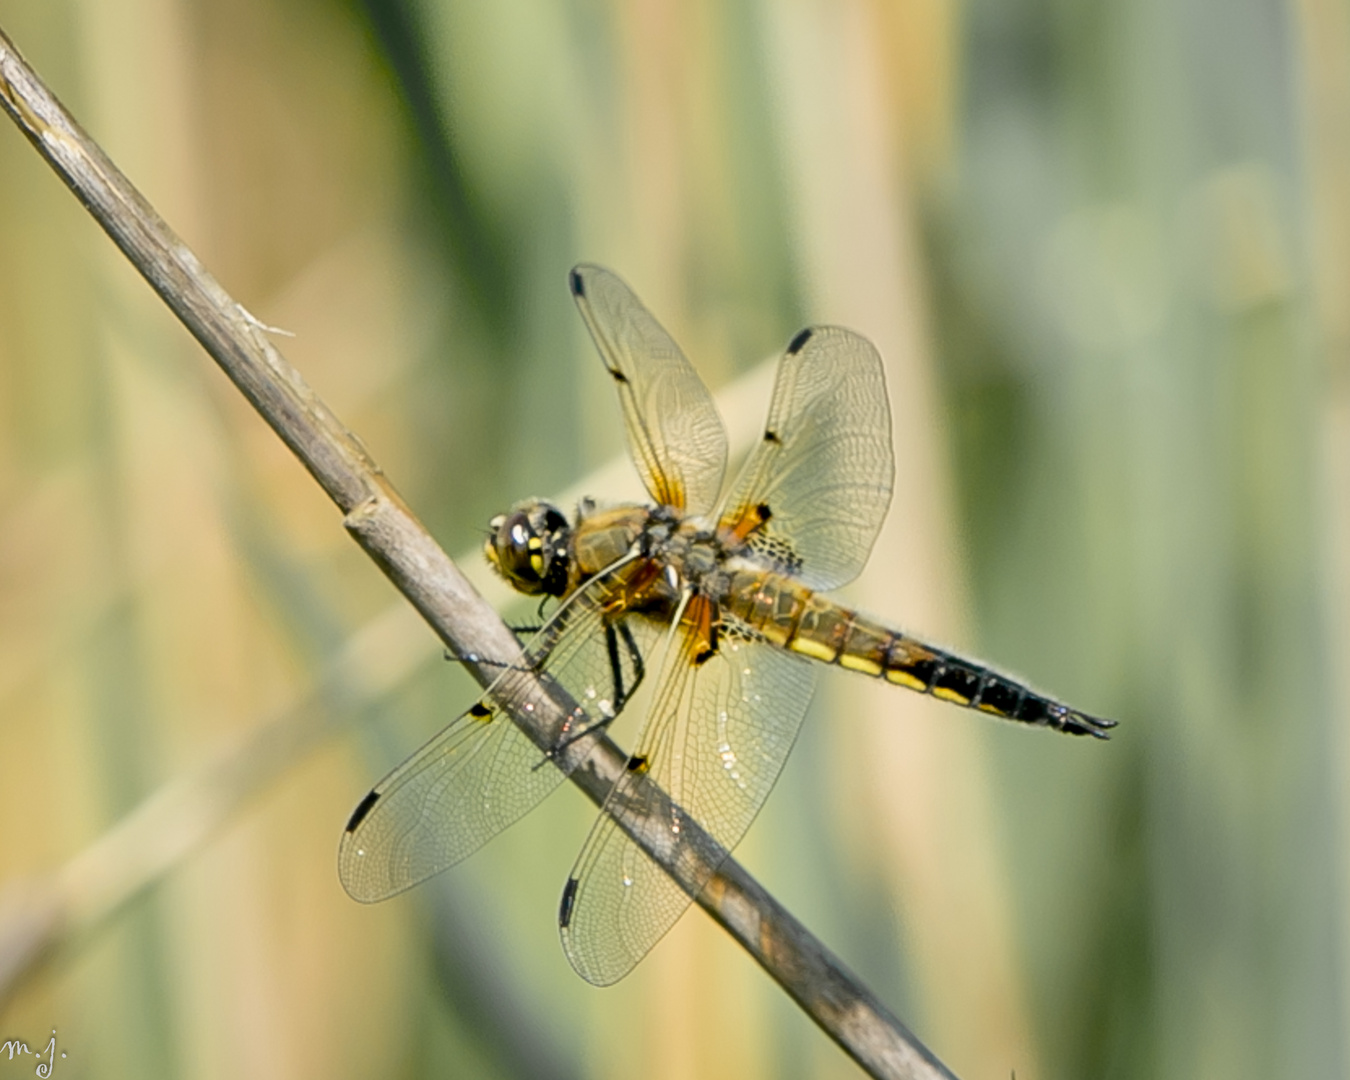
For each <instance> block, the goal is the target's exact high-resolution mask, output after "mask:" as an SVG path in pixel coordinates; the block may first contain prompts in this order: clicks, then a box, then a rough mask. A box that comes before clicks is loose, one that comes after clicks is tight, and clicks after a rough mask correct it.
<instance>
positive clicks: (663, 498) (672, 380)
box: [571, 264, 727, 514]
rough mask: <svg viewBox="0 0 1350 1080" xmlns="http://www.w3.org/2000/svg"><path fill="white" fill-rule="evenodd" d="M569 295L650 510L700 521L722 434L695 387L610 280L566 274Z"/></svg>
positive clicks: (633, 302)
mask: <svg viewBox="0 0 1350 1080" xmlns="http://www.w3.org/2000/svg"><path fill="white" fill-rule="evenodd" d="M571 283H572V295H573V296H574V297H576V301H577V307H578V308H580V309H581V317H582V318H583V319H585V320H586V328H587V329H588V330H590V332H591V337H592V338H594V339H595V345H596V348H598V349H599V350H600V355H601V357H602V358H603V359H604V361H605V366H606V367H607V368H608V369H609V373H610V375H612V376H613V377H614V382H615V385H616V387H617V388H618V391H619V401H620V403H621V404H622V406H623V419H624V424H625V426H626V427H627V429H628V447H629V450H630V451H631V453H632V455H633V462H634V464H636V466H637V470H638V472H639V473H640V474H641V476H642V482H643V484H645V485H646V487H647V491H648V492H649V493H650V494H651V496H652V498H653V499H655V500H656V501H657V502H658V503H660V504H662V505H665V506H674V507H677V508H679V509H684V510H688V511H689V512H690V513H693V514H706V513H708V512H709V511H710V510H711V509H712V507H713V503H714V502H715V501H716V500H717V495H718V492H719V491H720V490H721V487H722V474H723V473H724V472H725V471H726V462H727V435H726V431H725V429H724V428H723V427H722V420H721V418H720V417H719V416H718V415H717V409H716V407H715V406H714V405H713V399H712V395H711V394H710V393H709V392H708V388H707V387H706V386H704V385H703V380H702V379H700V378H699V377H698V373H697V372H696V371H694V369H693V367H691V366H690V364H689V361H688V360H686V359H685V356H684V353H682V352H680V347H679V346H678V345H676V344H675V342H674V341H673V340H672V339H671V337H670V335H669V334H667V333H666V332H665V330H664V329H662V327H661V324H660V323H658V322H657V321H656V319H655V317H654V316H653V315H652V313H651V312H650V311H648V310H647V309H646V308H645V307H644V306H643V305H642V301H641V300H639V299H638V298H637V296H636V295H635V294H634V293H633V291H632V290H631V289H630V288H629V287H628V286H627V285H625V284H624V283H623V281H622V280H620V279H619V278H618V277H617V276H615V275H614V274H612V273H610V271H608V270H606V269H604V268H603V267H600V266H589V265H584V264H583V265H581V266H578V267H576V268H575V269H573V271H572V278H571Z"/></svg>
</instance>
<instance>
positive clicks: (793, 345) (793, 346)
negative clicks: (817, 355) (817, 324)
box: [787, 326, 815, 356]
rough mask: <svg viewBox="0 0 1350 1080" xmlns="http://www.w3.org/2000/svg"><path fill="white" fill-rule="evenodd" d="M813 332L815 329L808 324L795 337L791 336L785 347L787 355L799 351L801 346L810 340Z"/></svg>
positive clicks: (792, 354)
mask: <svg viewBox="0 0 1350 1080" xmlns="http://www.w3.org/2000/svg"><path fill="white" fill-rule="evenodd" d="M814 333H815V331H814V330H812V329H811V327H809V326H808V327H807V328H806V329H805V330H803V331H802V332H801V333H799V334H798V335H797V336H796V337H795V338H793V339H792V340H791V341H790V342H788V347H787V351H788V355H789V356H796V355H797V354H798V353H799V352H801V351H802V346H803V345H805V344H806V343H807V342H808V341H810V340H811V335H812V334H814Z"/></svg>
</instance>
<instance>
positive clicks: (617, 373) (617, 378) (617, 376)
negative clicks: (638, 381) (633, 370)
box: [606, 368, 628, 383]
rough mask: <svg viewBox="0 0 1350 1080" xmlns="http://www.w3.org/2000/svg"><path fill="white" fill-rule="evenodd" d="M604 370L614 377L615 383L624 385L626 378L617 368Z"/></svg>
mask: <svg viewBox="0 0 1350 1080" xmlns="http://www.w3.org/2000/svg"><path fill="white" fill-rule="evenodd" d="M606 370H607V371H608V372H609V373H610V374H611V375H613V376H614V381H615V382H620V383H626V382H627V381H628V376H627V375H625V374H624V373H623V372H622V371H620V370H619V369H618V368H607V369H606Z"/></svg>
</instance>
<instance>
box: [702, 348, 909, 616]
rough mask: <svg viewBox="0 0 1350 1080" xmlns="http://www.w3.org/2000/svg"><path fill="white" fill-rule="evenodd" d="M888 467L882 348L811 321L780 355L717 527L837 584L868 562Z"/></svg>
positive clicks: (792, 569) (807, 578)
mask: <svg viewBox="0 0 1350 1080" xmlns="http://www.w3.org/2000/svg"><path fill="white" fill-rule="evenodd" d="M894 476H895V457H894V451H893V450H892V449H891V411H890V406H889V405H888V404H887V400H886V379H885V375H884V373H883V371H882V366H881V357H880V355H879V354H878V353H877V350H876V349H875V347H873V345H872V343H871V342H870V341H868V340H867V339H866V338H864V337H861V336H860V335H858V334H855V333H853V331H851V330H845V329H843V328H842V327H837V326H817V327H812V328H810V329H807V330H803V331H802V332H801V333H800V334H798V335H797V336H796V337H795V338H794V339H793V340H792V343H791V344H790V345H789V346H788V348H787V351H786V352H785V353H784V354H783V359H782V360H781V361H780V362H779V365H778V378H777V381H776V382H775V384H774V390H773V402H772V404H771V405H770V407H769V420H768V423H767V424H766V425H765V429H764V435H763V437H762V438H761V440H760V442H759V444H758V445H757V446H756V447H755V449H754V450H753V451H752V452H751V454H750V458H749V460H747V461H746V463H745V467H744V469H743V470H742V472H741V475H740V476H739V477H738V478H737V480H736V484H735V486H734V487H733V488H732V490H731V492H730V493H729V495H728V498H727V502H726V506H725V508H724V510H723V513H722V527H723V529H724V530H725V531H727V532H730V533H734V534H735V535H736V536H738V537H744V538H746V540H747V542H748V543H749V544H750V546H751V548H752V549H754V550H755V551H757V552H758V553H759V554H760V555H761V556H762V557H763V558H765V559H766V560H768V561H769V562H770V563H772V564H773V565H774V566H775V567H776V568H777V569H779V570H782V571H785V572H789V573H792V574H795V575H796V576H797V577H799V578H800V579H801V580H802V581H804V582H805V583H806V584H807V585H809V586H811V587H812V588H813V589H833V588H836V587H838V586H840V585H842V584H844V583H845V582H847V581H851V580H852V579H853V578H855V577H856V576H857V575H858V572H859V571H860V570H861V569H862V567H863V564H864V563H865V562H866V561H867V555H868V553H869V552H870V551H871V550H872V545H873V543H875V541H876V538H877V533H878V531H879V530H880V529H881V522H882V520H883V519H884V518H885V516H886V510H887V508H888V507H889V506H890V502H891V485H892V482H893V480H894ZM766 515H767V518H766Z"/></svg>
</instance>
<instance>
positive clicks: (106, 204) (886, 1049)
mask: <svg viewBox="0 0 1350 1080" xmlns="http://www.w3.org/2000/svg"><path fill="white" fill-rule="evenodd" d="M0 105H3V107H4V109H5V111H6V112H7V113H8V114H9V115H10V117H11V118H12V119H13V120H14V122H15V123H16V124H18V126H19V128H20V129H21V130H22V131H23V133H24V134H25V135H26V136H27V137H28V139H29V141H30V142H31V143H32V144H33V146H34V147H35V148H36V149H37V151H38V152H39V153H40V154H41V155H42V156H43V158H45V159H46V161H47V162H48V164H49V165H51V166H52V168H53V169H55V171H56V172H57V174H58V175H59V176H60V177H61V179H62V180H63V181H64V182H65V183H66V185H67V186H68V187H69V188H70V189H71V191H72V192H74V194H75V196H76V198H78V199H79V200H80V202H81V203H82V204H83V205H84V206H85V208H86V209H87V210H88V211H89V212H90V213H91V214H92V215H93V216H94V218H95V219H96V220H97V221H98V222H99V224H100V225H102V226H103V228H104V230H105V231H106V232H107V233H108V235H109V236H110V237H112V239H113V242H114V243H116V244H117V246H118V247H119V248H121V250H122V252H123V253H124V254H125V255H126V256H127V258H128V259H129V260H130V261H131V263H132V265H134V266H135V267H136V269H137V270H139V271H140V273H141V274H142V275H143V276H144V277H145V279H146V280H147V281H148V282H149V283H150V285H151V287H152V288H154V290H155V291H156V292H157V293H158V294H159V296H160V297H161V299H163V300H164V302H165V303H166V304H167V305H168V306H169V308H170V310H172V311H173V313H174V314H175V315H176V316H177V317H178V318H179V319H180V320H181V321H182V322H183V324H184V325H185V326H186V327H187V328H188V330H189V331H190V332H191V333H192V335H193V336H194V337H195V338H196V339H197V340H198V341H199V342H200V343H201V345H202V347H203V348H205V349H206V351H207V352H208V353H209V354H210V355H211V356H212V358H213V359H215V361H216V362H217V363H218V364H219V365H220V367H221V368H222V369H223V370H224V372H225V374H226V375H227V376H228V377H229V378H230V379H231V381H233V382H234V384H235V385H236V386H237V387H238V388H239V390H240V391H241V392H242V393H243V394H244V396H245V397H247V398H248V400H249V401H250V402H251V403H252V404H253V406H254V408H255V409H257V410H258V412H259V413H260V414H261V415H262V417H263V418H264V419H265V420H266V421H267V422H268V424H270V425H271V427H272V429H273V430H274V431H275V432H276V433H277V434H278V435H279V436H280V437H281V438H282V440H283V441H284V442H285V443H286V445H287V446H289V447H290V448H291V450H292V451H293V452H294V453H295V455H296V456H297V457H298V458H299V459H300V461H301V462H302V463H303V464H304V466H305V467H306V468H307V469H308V470H309V472H310V474H311V475H312V476H313V477H314V479H315V480H317V481H318V483H319V485H320V486H321V487H322V488H323V489H324V491H325V492H327V493H328V496H329V497H330V498H331V499H332V500H333V501H334V502H335V503H336V504H337V506H338V508H339V509H340V510H341V511H342V513H343V515H344V518H343V524H344V526H345V527H346V528H347V530H348V531H349V532H350V533H351V535H352V537H353V538H354V539H355V540H356V541H357V543H358V544H360V545H361V547H362V548H363V549H364V550H365V551H366V553H367V554H368V555H369V556H370V557H371V558H372V559H374V560H375V562H376V563H377V564H378V565H379V567H380V568H381V569H382V570H383V571H384V573H385V574H386V576H388V577H389V579H390V580H391V581H392V582H393V583H394V585H395V587H396V588H397V589H398V590H399V591H400V592H401V593H402V594H403V595H404V597H405V598H407V599H408V600H409V601H410V602H411V603H412V604H413V606H414V607H415V608H416V609H417V610H418V612H420V613H421V615H422V617H423V618H424V619H425V620H426V621H427V623H429V624H430V626H431V627H432V629H433V630H434V631H435V632H436V634H437V635H438V636H439V637H440V638H441V640H442V641H443V642H445V644H446V645H447V646H448V647H449V648H450V649H451V650H452V651H453V652H454V653H455V654H456V655H457V656H460V657H473V656H492V657H496V658H499V659H505V660H509V659H510V658H512V657H515V656H518V655H519V653H520V645H519V642H518V641H517V640H516V638H515V636H514V635H513V634H512V633H511V632H510V631H509V630H508V629H507V628H506V627H505V625H503V623H502V622H501V620H500V618H498V616H497V613H496V612H495V611H494V610H493V609H492V607H491V606H490V605H489V604H487V603H486V602H485V601H484V600H483V599H482V598H481V597H480V596H479V595H478V594H477V592H476V591H475V590H474V589H473V587H472V586H471V585H470V583H469V582H468V581H467V579H465V578H464V576H463V575H462V574H461V572H460V571H459V569H458V568H457V567H456V566H455V564H454V563H453V561H452V560H451V559H450V558H449V556H447V555H446V554H445V552H443V551H442V550H441V549H440V547H439V546H438V545H437V544H436V542H435V541H434V540H433V539H432V538H431V536H430V535H429V534H428V533H427V531H426V529H425V528H423V526H422V525H421V523H420V522H418V520H417V519H416V517H415V516H414V515H413V513H412V512H411V511H410V510H409V509H408V507H407V506H406V505H405V504H404V503H403V501H402V499H400V498H399V496H398V495H397V493H396V492H395V491H394V490H393V488H392V487H391V486H390V485H389V483H388V482H387V481H386V479H385V477H384V475H383V474H382V473H381V471H380V470H379V468H378V467H377V466H376V465H375V463H374V462H372V461H371V460H370V457H369V455H368V454H367V453H366V452H365V450H364V448H363V447H362V446H361V444H360V442H359V440H357V438H356V437H355V436H354V435H353V434H352V433H351V432H349V431H348V430H347V429H346V428H344V427H343V426H342V424H341V423H339V422H338V420H337V418H336V417H335V416H334V415H333V414H332V412H331V411H330V410H329V409H328V408H327V406H325V405H324V403H323V402H322V401H320V400H319V398H318V397H317V396H316V395H315V394H314V392H313V391H312V390H311V389H310V388H309V387H308V386H307V385H306V383H305V382H304V380H303V379H302V378H301V377H300V375H299V373H298V372H296V371H295V369H294V368H292V367H291V366H290V364H289V363H287V361H286V360H285V359H284V358H283V357H282V356H281V354H280V353H279V352H278V351H277V350H276V349H275V348H273V346H272V345H271V343H270V342H269V341H268V339H267V337H266V336H265V334H264V332H263V328H262V327H261V326H260V325H259V323H258V322H257V320H255V319H253V318H252V317H251V316H250V315H249V314H248V313H247V312H246V311H245V310H244V309H243V308H242V307H241V306H240V305H239V304H238V303H236V302H235V301H234V300H233V299H231V298H230V296H229V295H228V294H227V293H226V292H225V291H224V289H222V288H221V287H220V285H219V284H218V283H217V282H216V281H215V279H214V278H212V277H211V275H210V274H208V273H207V272H206V270H205V269H204V268H203V267H202V266H201V264H200V263H199V262H198V261H197V258H196V257H195V256H194V255H193V253H192V252H191V251H190V250H189V249H188V248H187V247H186V245H184V244H183V242H182V241H181V240H180V239H179V238H178V237H177V236H176V235H175V234H174V233H173V231H172V230H171V229H170V228H169V227H168V225H166V224H165V222H164V221H163V220H162V219H161V218H160V217H159V215H158V214H157V213H156V212H155V210H154V208H153V207H151V206H150V204H149V203H148V202H147V201H146V200H145V198H144V197H143V196H142V195H141V194H140V193H139V192H138V191H137V190H136V189H135V188H134V187H133V186H132V185H131V183H130V182H129V181H128V180H127V179H126V177H125V176H123V175H122V173H121V172H120V171H118V169H117V167H116V166H115V165H114V164H113V163H112V161H111V160H110V159H109V158H108V157H107V155H106V154H104V152H103V151H102V150H101V149H100V148H99V146H98V145H97V144H96V143H95V142H94V141H93V140H92V139H91V138H90V137H89V136H88V135H87V134H86V133H85V132H84V131H83V130H82V129H81V128H80V127H79V126H78V125H77V124H76V123H75V121H74V120H73V119H72V118H71V116H70V115H69V114H68V113H67V112H66V110H65V109H64V108H63V107H62V106H61V104H60V103H59V102H58V101H57V100H56V98H55V97H54V96H53V95H52V93H51V92H50V91H49V90H48V89H47V87H46V86H45V85H44V84H43V83H42V81H41V80H40V79H39V78H38V76H37V75H36V73H35V72H34V71H33V70H32V69H31V68H30V67H29V66H28V64H27V63H26V62H25V61H24V60H23V58H22V57H21V56H20V55H19V53H18V51H17V50H16V49H15V48H14V46H13V44H12V43H11V42H10V40H9V38H8V37H6V36H5V34H4V32H3V31H0ZM466 667H468V668H469V670H470V671H471V672H473V674H474V675H475V677H476V678H477V679H478V681H479V682H480V683H483V684H484V685H486V684H487V682H489V681H490V680H491V678H492V677H493V675H494V674H495V673H496V672H497V671H499V670H500V666H499V665H497V664H494V665H491V666H481V665H477V664H475V663H472V662H469V663H466ZM551 694H553V691H551V690H550V689H548V688H546V687H544V686H543V685H542V684H541V685H540V687H539V691H538V695H537V697H536V704H537V705H538V708H537V709H536V711H535V713H534V714H533V715H531V714H528V713H524V712H521V713H519V714H517V715H515V716H514V717H513V719H514V720H515V722H516V723H517V724H518V725H520V727H521V728H522V730H524V731H525V732H526V734H527V735H529V736H530V737H531V738H533V739H534V740H535V741H536V742H537V743H539V744H540V745H541V747H543V748H545V749H548V746H547V744H546V739H547V735H546V732H547V731H548V730H549V729H550V722H549V718H548V716H547V715H541V714H546V713H547V711H548V710H549V709H550V708H562V709H566V708H567V707H568V703H567V702H566V701H565V700H559V699H557V698H556V697H553V696H550V695H551ZM567 753H568V754H569V755H574V756H575V757H576V758H581V759H584V760H579V761H577V762H576V768H574V769H573V770H572V771H571V774H570V777H569V778H570V779H571V781H572V782H573V783H574V784H576V785H577V786H578V787H579V788H581V790H582V791H583V792H584V793H585V794H586V796H587V797H588V798H589V799H591V801H592V802H594V803H595V804H596V805H597V806H599V805H602V804H603V803H604V801H605V796H606V794H607V793H608V791H609V789H610V787H611V785H612V784H613V783H614V781H615V779H616V778H618V777H619V776H620V775H621V774H622V772H623V769H624V766H625V762H626V760H627V757H626V755H625V754H624V753H623V752H622V751H621V750H620V749H619V748H618V747H617V746H615V745H614V743H613V742H611V741H610V740H609V739H608V737H607V736H597V737H596V738H595V739H594V740H593V741H585V740H583V741H578V742H577V743H575V744H573V745H572V746H571V747H569V749H568V751H567ZM692 825H693V823H692V822H689V821H686V826H685V836H686V839H685V841H684V842H683V843H680V844H678V845H673V846H672V845H666V846H665V847H663V848H659V849H658V848H657V847H654V846H652V845H650V844H644V848H645V849H646V850H647V852H648V854H650V855H651V856H652V857H653V859H655V860H656V861H657V862H658V864H659V865H661V867H662V869H663V870H665V872H666V873H668V874H670V875H671V877H672V878H673V879H674V880H675V881H677V882H687V881H689V880H690V873H691V871H694V870H696V868H697V867H698V865H699V864H700V863H705V864H706V862H707V861H712V862H714V863H715V864H717V865H718V866H719V869H718V870H717V873H716V874H715V875H714V876H713V877H712V879H711V880H710V881H709V882H708V884H707V885H706V886H705V887H704V888H703V890H702V891H701V892H700V893H698V895H697V896H696V898H695V899H696V900H697V902H698V904H699V906H700V907H702V908H703V909H704V910H705V911H707V912H708V914H710V915H711V916H712V917H713V919H714V920H716V921H717V922H718V923H719V924H720V925H721V926H722V927H723V928H724V929H725V930H726V931H727V932H728V933H729V934H730V935H731V936H732V937H733V938H734V939H735V940H736V941H737V942H739V943H740V945H741V946H742V947H743V948H744V949H745V950H746V951H747V952H749V953H750V955H751V956H753V957H754V958H755V960H756V961H758V962H759V964H760V965H761V966H762V967H763V968H764V969H765V971H767V972H768V973H769V975H770V976H772V977H773V979H774V980H775V981H776V982H777V983H778V984H779V985H780V986H782V987H783V989H784V990H786V991H787V993H788V994H789V995H790V996H791V997H792V998H793V1000H794V1001H796V1002H797V1004H798V1005H800V1006H801V1007H802V1009H804V1010H805V1011H806V1013H807V1014H808V1015H809V1016H810V1017H811V1018H812V1019H813V1020H814V1021H815V1022H816V1023H817V1024H818V1025H819V1026H820V1027H821V1028H822V1029H823V1030H824V1031H825V1033H826V1034H827V1035H828V1036H829V1037H830V1038H831V1039H833V1040H834V1041H835V1042H836V1043H838V1044H839V1046H840V1047H841V1048H842V1049H843V1050H844V1051H845V1052H846V1053H847V1054H849V1056H850V1057H852V1058H853V1059H854V1060H855V1061H856V1062H857V1063H858V1064H859V1065H860V1066H862V1068H863V1069H865V1070H866V1071H867V1072H868V1073H870V1074H871V1075H873V1076H876V1077H887V1078H896V1080H901V1078H903V1080H935V1078H944V1077H945V1078H948V1080H954V1078H953V1076H952V1073H951V1072H950V1071H948V1070H947V1069H946V1068H945V1067H944V1066H943V1065H942V1064H941V1062H939V1061H938V1060H937V1058H936V1057H934V1056H933V1054H932V1053H930V1052H929V1051H928V1050H927V1049H926V1048H925V1047H924V1046H923V1045H922V1043H920V1042H919V1041H918V1040H917V1039H916V1038H915V1037H914V1036H913V1035H912V1034H911V1033H910V1032H909V1031H908V1030H907V1029H906V1028H905V1026H904V1024H902V1023H901V1022H900V1021H899V1020H898V1019H897V1018H896V1017H895V1016H893V1015H892V1014H891V1013H890V1012H889V1011H888V1010H887V1009H886V1008H885V1006H884V1005H882V1004H881V1002H879V1001H878V1000H877V999H876V998H875V997H874V996H873V995H872V993H871V992H870V991H869V990H868V989H867V988H866V987H864V986H863V985H862V984H861V983H860V982H859V981H858V979H857V978H856V977H855V976H854V975H853V974H852V973H851V972H849V971H848V970H847V969H846V968H845V967H844V966H843V965H842V964H841V963H840V961H839V960H838V959H837V958H836V957H835V956H834V955H833V954H832V953H830V951H829V950H828V949H826V948H825V946H824V945H823V944H822V943H821V942H820V941H818V940H817V939H816V938H815V937H814V936H812V934H811V933H810V932H809V931H808V930H807V929H806V928H805V927H804V926H803V925H802V924H801V923H800V922H798V921H797V920H796V919H795V918H794V917H793V916H792V915H791V914H790V913H789V912H788V911H787V910H786V909H785V908H784V907H783V906H782V905H781V904H779V903H778V902H777V901H776V900H775V899H774V898H773V897H772V896H771V895H770V894H769V893H768V892H767V891H766V890H765V889H764V888H763V887H762V886H760V885H759V884H758V883H757V882H756V881H755V880H754V879H753V878H752V877H751V876H750V875H749V874H748V873H747V872H746V871H745V869H744V868H743V867H741V866H740V864H738V863H737V862H736V861H735V860H733V859H731V858H730V857H727V856H726V854H725V852H724V851H723V850H722V849H721V848H720V847H719V846H718V845H717V844H716V842H715V841H713V840H712V838H711V837H708V836H707V835H706V834H703V833H702V831H701V830H698V829H696V828H692V827H691V826H692ZM625 828H628V826H625ZM642 831H648V832H650V831H651V830H641V829H638V828H635V829H630V834H631V835H633V836H634V839H637V840H638V841H639V842H641V841H642V837H641V836H640V835H639V832H642ZM35 921H36V922H41V920H35Z"/></svg>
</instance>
